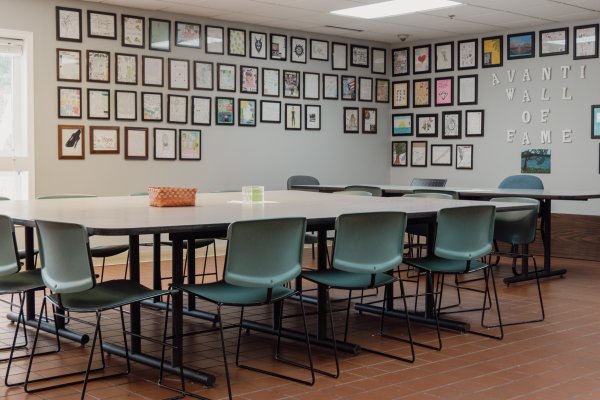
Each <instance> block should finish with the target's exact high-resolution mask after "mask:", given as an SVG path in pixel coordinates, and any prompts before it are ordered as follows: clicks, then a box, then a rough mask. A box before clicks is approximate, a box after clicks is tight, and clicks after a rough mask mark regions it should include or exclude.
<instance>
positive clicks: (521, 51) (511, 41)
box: [506, 32, 535, 60]
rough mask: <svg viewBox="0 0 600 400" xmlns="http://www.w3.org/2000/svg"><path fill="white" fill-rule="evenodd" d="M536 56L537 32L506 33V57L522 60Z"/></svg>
mask: <svg viewBox="0 0 600 400" xmlns="http://www.w3.org/2000/svg"><path fill="white" fill-rule="evenodd" d="M534 57H535V32H522V33H513V34H511V35H506V59H507V60H520V59H523V58H534Z"/></svg>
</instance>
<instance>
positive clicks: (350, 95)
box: [342, 75, 356, 100]
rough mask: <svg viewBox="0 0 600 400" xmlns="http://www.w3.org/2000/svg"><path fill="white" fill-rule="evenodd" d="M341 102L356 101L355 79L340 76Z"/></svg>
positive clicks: (353, 77)
mask: <svg viewBox="0 0 600 400" xmlns="http://www.w3.org/2000/svg"><path fill="white" fill-rule="evenodd" d="M342 100H356V77H355V76H347V75H342Z"/></svg>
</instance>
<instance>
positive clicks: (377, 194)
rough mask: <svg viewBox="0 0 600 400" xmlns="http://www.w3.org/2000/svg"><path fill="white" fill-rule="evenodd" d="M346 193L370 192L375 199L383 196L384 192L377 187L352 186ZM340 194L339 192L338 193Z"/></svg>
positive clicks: (348, 187)
mask: <svg viewBox="0 0 600 400" xmlns="http://www.w3.org/2000/svg"><path fill="white" fill-rule="evenodd" d="M344 191H345V192H369V193H371V196H373V197H381V196H383V190H381V188H380V187H377V186H364V185H350V186H346V187H345V188H344ZM338 193H339V192H338Z"/></svg>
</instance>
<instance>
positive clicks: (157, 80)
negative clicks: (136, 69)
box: [142, 56, 165, 87]
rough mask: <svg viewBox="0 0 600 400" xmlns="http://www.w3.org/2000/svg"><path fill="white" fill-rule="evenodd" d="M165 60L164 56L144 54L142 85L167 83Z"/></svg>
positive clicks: (162, 84)
mask: <svg viewBox="0 0 600 400" xmlns="http://www.w3.org/2000/svg"><path fill="white" fill-rule="evenodd" d="M164 70H165V60H164V58H162V57H152V56H142V85H144V86H156V87H163V86H164V85H165V78H164V76H165V72H164Z"/></svg>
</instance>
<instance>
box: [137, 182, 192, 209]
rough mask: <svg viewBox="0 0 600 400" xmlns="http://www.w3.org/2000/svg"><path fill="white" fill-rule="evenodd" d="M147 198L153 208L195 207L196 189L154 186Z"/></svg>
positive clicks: (150, 188) (149, 190) (149, 189)
mask: <svg viewBox="0 0 600 400" xmlns="http://www.w3.org/2000/svg"><path fill="white" fill-rule="evenodd" d="M148 197H149V198H150V205H151V206H153V207H190V206H195V205H196V188H178V187H166V186H154V187H149V188H148Z"/></svg>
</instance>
